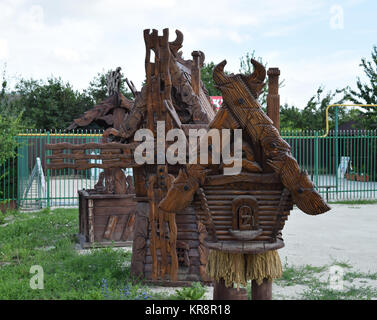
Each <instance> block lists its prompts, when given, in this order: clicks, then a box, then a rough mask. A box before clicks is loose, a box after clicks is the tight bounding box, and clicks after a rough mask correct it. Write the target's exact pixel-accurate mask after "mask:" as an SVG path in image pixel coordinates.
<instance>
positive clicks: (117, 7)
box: [0, 0, 377, 107]
mask: <svg viewBox="0 0 377 320" xmlns="http://www.w3.org/2000/svg"><path fill="white" fill-rule="evenodd" d="M376 12H377V4H376V1H373V0H369V1H367V0H365V1H362V0H345V1H340V0H339V1H324V0H313V1H312V0H307V1H301V0H284V1H281V0H270V1H269V0H264V1H261V0H258V1H254V0H249V1H246V0H245V1H242V0H233V1H228V0H214V1H204V0H198V1H197V0H186V1H182V0H132V1H129V0H64V1H58V0H39V1H38V0H34V1H33V0H0V63H1V66H0V69H2V67H3V65H4V64H6V72H7V76H8V78H10V80H11V83H12V82H13V83H14V82H15V81H16V79H17V77H21V76H22V77H26V78H30V77H33V78H42V79H44V78H46V77H48V76H51V75H53V76H56V77H59V76H60V77H62V79H63V80H67V81H69V82H70V83H72V84H73V86H74V87H75V88H77V89H83V88H86V87H87V85H88V83H89V81H90V80H91V79H92V78H93V77H94V76H95V75H96V74H97V72H100V71H102V70H108V69H111V68H115V67H117V66H121V67H122V69H123V72H124V73H125V74H126V76H127V77H128V78H129V79H131V80H132V81H133V82H134V83H135V85H136V86H137V87H140V84H141V82H142V80H143V79H144V55H145V47H144V41H143V29H147V28H155V29H158V30H159V31H160V32H162V29H163V28H166V27H169V28H170V30H171V31H170V34H171V40H173V39H174V37H175V33H174V30H175V29H179V30H181V31H182V32H183V33H184V36H185V40H184V43H183V52H184V57H186V58H189V57H190V56H191V52H192V51H193V50H202V51H204V52H205V54H206V61H207V62H208V61H214V62H215V63H218V62H220V61H221V60H223V59H224V58H226V59H227V61H228V65H227V67H226V68H227V70H228V71H232V72H237V71H238V69H239V60H240V57H241V56H243V55H245V54H246V52H251V51H253V50H255V52H256V55H257V56H261V57H262V58H263V60H264V61H266V62H267V63H268V66H269V67H279V68H280V70H281V76H282V78H284V79H285V82H286V85H285V87H284V88H282V89H281V100H282V102H288V103H293V104H295V105H296V106H298V107H303V106H304V104H305V102H306V101H307V100H308V99H309V97H310V96H311V95H312V94H314V92H315V91H316V89H317V88H318V86H319V85H324V86H325V88H326V89H327V90H334V89H336V88H341V87H344V86H346V85H354V83H355V81H356V77H357V76H362V69H361V68H360V67H359V63H360V59H361V57H367V58H369V57H370V52H371V50H372V48H373V45H377V22H376V21H377V19H376V17H375V14H376Z"/></svg>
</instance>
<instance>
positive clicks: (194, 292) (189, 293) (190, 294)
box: [175, 282, 206, 300]
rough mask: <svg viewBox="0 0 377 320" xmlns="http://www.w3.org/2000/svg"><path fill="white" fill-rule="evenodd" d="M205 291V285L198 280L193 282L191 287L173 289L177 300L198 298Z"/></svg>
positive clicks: (201, 296)
mask: <svg viewBox="0 0 377 320" xmlns="http://www.w3.org/2000/svg"><path fill="white" fill-rule="evenodd" d="M205 293H206V289H205V287H203V286H202V285H201V284H200V282H194V283H193V284H192V286H191V287H186V288H183V289H180V290H175V296H176V297H177V299H178V300H200V299H202V298H203V296H204V294H205Z"/></svg>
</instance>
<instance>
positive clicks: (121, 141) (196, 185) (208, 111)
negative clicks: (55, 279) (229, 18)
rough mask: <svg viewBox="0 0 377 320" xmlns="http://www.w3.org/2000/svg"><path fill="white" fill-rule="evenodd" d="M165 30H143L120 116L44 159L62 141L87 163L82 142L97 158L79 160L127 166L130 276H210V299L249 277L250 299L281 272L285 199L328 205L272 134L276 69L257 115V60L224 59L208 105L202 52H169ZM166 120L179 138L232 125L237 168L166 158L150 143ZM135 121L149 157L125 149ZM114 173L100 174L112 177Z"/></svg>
mask: <svg viewBox="0 0 377 320" xmlns="http://www.w3.org/2000/svg"><path fill="white" fill-rule="evenodd" d="M168 38H169V30H168V29H164V30H163V34H162V36H159V35H158V31H157V30H152V31H151V30H150V29H147V30H144V41H145V46H146V56H145V71H146V84H145V85H144V86H143V87H142V89H141V91H136V89H134V90H133V92H134V93H135V100H134V101H127V103H126V104H127V106H129V107H127V108H126V109H127V112H125V113H124V117H123V121H121V123H120V124H119V125H118V126H112V127H109V128H108V129H107V130H106V131H105V134H104V136H105V138H106V140H104V142H103V143H102V144H99V145H95V146H94V145H90V146H88V145H86V146H81V147H80V146H72V145H70V146H67V145H65V146H60V147H59V146H58V145H53V146H51V149H52V150H53V151H54V153H53V155H52V156H51V164H50V167H54V168H57V167H62V166H66V165H67V164H66V163H63V161H62V158H64V156H65V154H63V155H62V151H61V150H63V149H64V148H65V149H64V150H68V149H71V153H68V154H69V155H70V156H69V159H70V160H69V161H70V164H69V165H70V166H72V167H77V166H80V165H81V166H85V167H88V166H89V165H88V163H87V159H89V158H90V156H85V157H83V155H82V152H83V151H82V150H83V149H85V148H86V149H88V148H89V149H90V148H99V149H101V150H102V152H101V154H100V155H99V156H98V157H97V159H102V160H103V163H102V165H99V164H90V166H89V167H100V168H106V169H111V170H114V169H116V168H118V169H121V168H133V178H134V188H135V189H134V192H135V197H134V200H135V202H136V209H135V212H136V215H135V225H134V238H133V247H132V262H131V273H132V275H134V276H135V277H138V278H141V279H143V280H144V281H145V282H152V283H154V284H163V285H166V284H168V285H185V284H190V283H191V282H192V281H202V282H209V281H211V280H213V281H214V286H215V290H214V298H215V299H237V298H238V299H240V298H244V297H245V295H244V292H243V291H242V290H240V291H237V290H236V289H234V288H233V284H234V283H236V284H238V285H240V284H243V285H246V281H248V280H252V292H253V298H254V299H260V298H263V299H266V298H271V280H272V279H275V278H278V277H280V276H281V272H282V267H281V262H280V259H279V256H278V253H277V249H279V248H281V247H283V246H284V242H283V239H282V235H281V231H282V229H283V227H284V223H285V221H286V219H287V216H288V215H289V211H290V210H291V208H292V205H293V204H296V205H297V206H298V207H299V208H300V209H301V210H302V211H304V212H305V213H308V214H311V215H316V214H320V213H323V212H325V211H327V210H329V207H328V206H327V205H326V203H325V202H324V201H323V200H322V198H321V197H320V195H319V194H318V193H317V192H316V190H315V186H314V184H313V183H312V182H311V181H310V180H309V178H308V176H307V174H306V173H305V172H303V171H301V170H300V168H299V166H298V164H297V161H296V160H295V159H294V158H293V156H292V154H291V151H290V146H289V145H288V144H287V143H286V142H285V141H284V140H283V139H282V138H281V137H280V135H279V131H278V126H279V95H278V77H279V71H278V69H269V93H268V97H267V102H268V107H267V109H268V112H267V113H268V115H266V114H265V113H264V112H263V111H262V109H261V106H260V104H259V103H258V100H257V98H258V96H259V94H260V92H261V90H262V89H263V87H264V85H265V83H264V80H265V77H266V70H265V68H264V66H263V65H261V64H260V63H258V62H257V61H255V60H252V61H251V62H252V64H253V65H254V68H255V70H254V73H253V74H251V75H241V74H237V75H233V74H232V75H226V74H225V73H224V72H223V68H224V66H225V64H226V62H225V61H223V62H222V63H220V64H218V65H217V66H216V68H215V71H214V75H213V77H214V81H215V82H216V84H217V86H218V87H219V88H220V90H221V91H222V94H223V99H224V103H223V106H222V107H221V108H220V110H219V111H218V112H216V110H215V108H214V106H212V104H211V102H210V99H209V96H208V94H207V91H206V89H205V87H204V86H203V84H202V82H201V80H200V67H201V66H202V65H203V62H204V54H203V53H202V52H201V51H194V52H192V60H185V59H183V57H182V53H181V52H178V50H179V49H180V48H181V47H182V42H183V35H182V33H181V32H180V31H178V30H176V40H175V41H173V42H169V39H168ZM152 51H153V55H152ZM152 56H154V58H153V59H151V58H152ZM115 101H118V102H119V101H122V99H119V97H118V98H116V99H115ZM99 114H101V117H102V116H103V113H101V112H100V113H99ZM271 119H272V120H271ZM75 122H76V123H77V121H75ZM160 122H164V124H165V127H164V128H162V129H161V128H160V127H159V126H158V124H159V123H160ZM114 123H115V122H114ZM173 128H178V129H182V131H183V132H184V135H185V137H188V133H189V131H190V129H204V130H206V131H209V130H210V129H230V131H231V132H235V131H233V130H235V129H242V170H241V172H240V173H239V174H237V175H224V174H223V170H224V168H226V167H227V166H228V165H229V164H227V163H220V164H211V162H210V164H201V163H200V161H198V163H197V164H180V163H175V164H168V163H166V162H165V154H164V153H159V150H161V149H159V147H162V150H166V149H167V148H168V147H169V146H171V145H172V144H173V143H174V141H166V140H165V139H163V141H161V140H159V138H158V137H159V136H161V135H162V136H165V135H166V134H167V132H168V131H169V130H170V129H173ZM139 129H149V130H150V132H152V134H153V139H152V140H153V141H152V142H153V143H154V152H153V155H152V157H151V158H152V160H153V161H152V163H144V164H138V163H136V161H135V159H134V157H132V155H133V153H134V151H135V149H136V148H137V147H138V146H140V144H141V143H142V142H140V141H139V139H135V134H136V133H137V132H138V130H139ZM59 148H60V149H59ZM56 150H60V151H59V152H60V153H58V154H57V153H56V152H57V151H56ZM75 150H80V153H81V154H80V156H77V155H76V154H75V153H76V151H75ZM57 155H58V157H57ZM84 159H85V160H84ZM161 159H162V161H161ZM186 160H187V159H186ZM72 162H73V163H72ZM186 163H187V161H186ZM116 172H119V170H115V171H112V173H111V174H108V179H110V180H111V179H112V180H113V181H122V179H123V178H121V179H120V180H119V179H117V178H116ZM110 184H111V183H110ZM120 185H124V184H123V183H120ZM107 203H109V204H110V203H111V200H108V201H107ZM93 206H94V207H95V206H96V205H95V204H93ZM80 210H81V208H80ZM111 210H112V209H111V207H109V208H108V211H109V212H111ZM91 217H92V218H89V221H90V219H93V215H92V216H91ZM95 219H96V218H95V214H94V221H95ZM109 223H110V221H109ZM109 223H108V224H109Z"/></svg>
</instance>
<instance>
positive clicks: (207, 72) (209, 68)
mask: <svg viewBox="0 0 377 320" xmlns="http://www.w3.org/2000/svg"><path fill="white" fill-rule="evenodd" d="M214 68H215V64H214V63H213V62H212V61H211V62H209V63H204V65H203V68H202V69H201V74H200V77H201V79H202V81H203V84H204V86H205V87H206V89H207V90H208V95H209V96H221V91H220V90H219V89H218V88H216V84H215V82H214V81H213V76H212V75H213V69H214Z"/></svg>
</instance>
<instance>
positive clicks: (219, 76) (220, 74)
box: [213, 60, 230, 86]
mask: <svg viewBox="0 0 377 320" xmlns="http://www.w3.org/2000/svg"><path fill="white" fill-rule="evenodd" d="M226 64H227V62H226V60H223V61H221V62H220V63H219V64H217V65H216V66H215V68H214V69H213V80H214V81H215V83H216V84H217V85H218V86H222V85H226V84H227V83H229V82H230V80H229V76H227V75H226V74H225V73H224V67H225V65H226Z"/></svg>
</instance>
